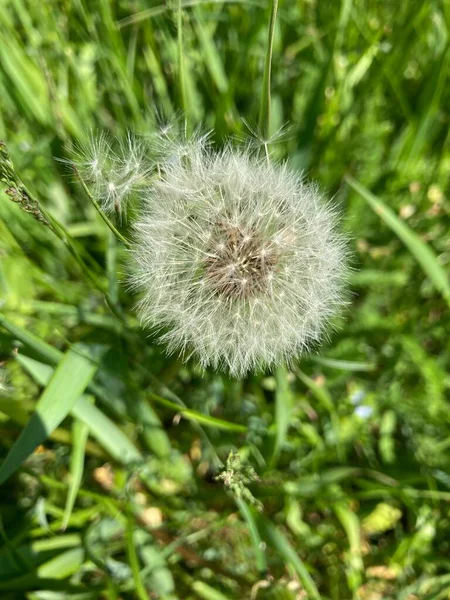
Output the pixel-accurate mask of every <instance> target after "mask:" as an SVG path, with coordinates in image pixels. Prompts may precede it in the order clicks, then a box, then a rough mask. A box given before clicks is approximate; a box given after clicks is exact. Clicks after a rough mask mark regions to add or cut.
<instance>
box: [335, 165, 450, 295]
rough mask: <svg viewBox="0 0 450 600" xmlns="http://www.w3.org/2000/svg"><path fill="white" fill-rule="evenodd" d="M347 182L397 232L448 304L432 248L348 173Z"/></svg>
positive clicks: (444, 278)
mask: <svg viewBox="0 0 450 600" xmlns="http://www.w3.org/2000/svg"><path fill="white" fill-rule="evenodd" d="M346 181H347V183H348V184H349V185H350V186H351V187H352V188H353V189H354V190H355V192H357V193H358V194H359V195H360V196H362V198H364V200H365V201H366V202H367V203H368V204H369V206H370V207H371V208H372V210H373V211H374V212H375V213H376V214H377V215H378V216H379V217H380V218H381V219H382V220H383V221H384V222H385V223H386V225H388V226H389V227H390V228H391V229H392V231H393V232H394V233H395V234H397V236H398V237H399V238H400V239H401V241H402V242H403V243H404V244H405V246H406V247H407V248H408V250H409V251H410V252H411V254H412V255H413V256H414V257H415V258H416V260H417V261H418V262H419V264H420V265H421V267H422V269H423V270H424V272H425V274H426V275H427V277H429V279H430V281H431V282H432V283H433V285H434V286H435V287H436V289H437V290H438V291H439V292H440V293H441V294H442V295H443V296H444V298H445V300H446V301H447V302H448V303H449V304H450V283H449V280H448V275H447V272H446V271H445V269H444V268H443V267H442V266H441V265H440V264H439V262H438V260H437V257H436V255H435V253H434V252H433V250H432V249H431V248H430V246H428V245H427V244H426V243H425V242H424V241H423V240H422V239H420V237H419V236H418V235H417V234H416V233H415V232H414V231H413V230H412V229H411V228H410V227H409V226H408V225H407V224H406V223H405V222H404V221H402V220H401V219H400V218H399V217H397V215H396V214H395V213H394V211H393V210H392V209H391V208H389V207H388V206H386V204H385V203H384V202H383V201H382V200H380V198H378V197H377V196H375V195H374V194H372V193H371V192H370V191H369V190H368V189H367V188H365V187H364V186H363V185H361V184H360V183H359V182H358V181H356V179H353V177H351V176H350V175H347V176H346Z"/></svg>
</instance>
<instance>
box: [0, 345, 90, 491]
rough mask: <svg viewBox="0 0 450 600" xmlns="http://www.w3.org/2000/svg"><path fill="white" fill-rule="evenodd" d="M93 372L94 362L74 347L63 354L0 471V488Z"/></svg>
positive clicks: (67, 408) (62, 415) (60, 417)
mask: <svg viewBox="0 0 450 600" xmlns="http://www.w3.org/2000/svg"><path fill="white" fill-rule="evenodd" d="M96 370H97V364H96V363H95V362H94V361H93V359H92V358H90V357H89V356H87V355H86V354H85V353H83V354H81V352H80V350H79V349H77V348H76V347H73V348H70V349H69V350H68V351H67V352H66V354H65V355H64V357H63V359H62V360H61V361H60V362H59V364H58V366H57V368H56V370H55V372H54V374H53V376H52V378H51V380H50V382H49V384H48V386H47V387H46V388H45V390H44V393H43V394H42V396H41V397H40V399H39V400H38V402H37V405H36V410H35V412H34V413H33V415H32V417H31V419H30V421H29V422H28V423H27V425H26V427H25V428H24V429H23V430H22V432H21V434H20V436H19V438H18V440H17V441H16V442H15V444H14V445H13V447H12V448H11V450H10V451H9V453H8V455H7V456H6V459H5V461H4V462H3V464H2V466H1V467H0V484H2V483H4V482H5V481H6V480H7V479H8V478H9V477H10V476H11V475H12V474H13V473H15V471H17V469H18V468H19V467H20V466H21V464H22V463H23V461H24V460H25V459H26V458H28V456H29V455H30V454H31V453H32V452H33V451H34V449H35V448H36V447H37V446H38V445H39V444H41V443H42V442H43V441H45V440H46V439H47V437H48V436H49V435H50V433H52V431H54V430H55V429H56V428H57V427H58V425H59V424H60V423H61V421H62V420H63V419H64V418H65V417H66V416H67V415H68V414H69V412H70V411H71V409H72V408H73V406H74V404H75V403H76V401H77V400H78V398H79V397H80V396H81V394H82V393H83V392H84V390H85V389H86V387H87V385H88V384H89V382H90V381H91V379H92V377H93V376H94V373H95V371H96Z"/></svg>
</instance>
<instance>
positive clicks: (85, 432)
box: [61, 419, 89, 529]
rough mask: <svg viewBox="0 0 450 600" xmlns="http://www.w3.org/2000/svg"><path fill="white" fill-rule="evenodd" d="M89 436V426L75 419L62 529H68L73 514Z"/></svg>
mask: <svg viewBox="0 0 450 600" xmlns="http://www.w3.org/2000/svg"><path fill="white" fill-rule="evenodd" d="M88 436H89V428H88V426H87V425H86V424H85V423H83V422H82V421H79V420H78V419H75V420H74V422H73V424H72V439H73V447H72V453H71V455H70V468H69V471H70V483H69V490H68V492H67V499H66V506H65V509H64V517H63V525H62V527H61V529H66V527H67V524H68V523H69V519H70V516H71V514H72V510H73V507H74V505H75V500H76V497H77V494H78V490H79V489H80V485H81V480H82V478H83V471H84V457H85V451H86V443H87V439H88Z"/></svg>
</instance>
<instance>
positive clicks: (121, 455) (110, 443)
mask: <svg viewBox="0 0 450 600" xmlns="http://www.w3.org/2000/svg"><path fill="white" fill-rule="evenodd" d="M72 415H73V416H74V417H76V418H77V419H80V421H82V422H83V423H85V424H86V426H87V427H88V429H89V431H90V433H91V435H92V436H93V437H94V438H95V439H96V440H97V442H98V443H99V444H100V445H101V446H102V447H103V448H104V449H105V450H106V451H107V452H108V453H109V454H110V455H111V456H112V457H113V458H114V459H115V460H117V461H118V462H121V463H122V464H130V463H136V462H141V461H142V460H143V457H142V455H141V453H140V452H139V450H138V449H137V448H136V446H135V445H134V444H133V443H132V442H131V441H130V440H129V439H128V438H127V436H126V435H125V434H124V433H123V431H122V430H121V429H119V427H117V425H116V424H115V423H114V422H113V421H111V420H110V419H109V418H108V417H107V416H106V415H104V414H103V413H102V412H101V411H100V410H99V409H98V408H97V407H96V406H94V405H93V404H90V403H89V402H88V401H87V399H86V397H83V398H80V399H79V401H78V402H77V403H76V404H75V406H74V407H73V409H72Z"/></svg>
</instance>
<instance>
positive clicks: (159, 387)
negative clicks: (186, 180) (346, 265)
mask: <svg viewBox="0 0 450 600" xmlns="http://www.w3.org/2000/svg"><path fill="white" fill-rule="evenodd" d="M0 9H1V10H0V109H1V112H0V138H1V139H3V140H4V141H5V143H6V144H7V147H8V149H9V152H10V155H11V159H12V161H13V163H14V166H15V169H16V172H17V173H18V174H19V176H20V178H21V179H22V181H23V182H24V184H25V185H26V186H27V188H28V189H29V190H30V192H31V193H32V194H33V196H34V197H35V198H37V199H38V201H39V203H40V205H41V206H42V208H43V210H44V211H45V214H48V215H51V217H52V219H53V220H54V221H52V222H54V223H56V225H55V227H56V230H57V232H58V235H55V230H53V231H52V230H51V228H50V227H46V226H45V225H44V224H43V223H42V222H39V221H37V220H35V219H33V217H32V215H30V214H26V213H25V212H24V211H21V210H20V206H19V205H18V204H17V203H15V202H12V201H11V199H14V198H11V183H14V177H15V175H14V174H13V175H11V177H13V180H11V181H9V180H8V181H9V182H8V183H7V184H5V185H4V186H3V187H2V188H1V190H2V191H1V195H0V302H1V307H0V310H1V313H0V362H1V370H0V376H1V379H0V384H1V386H0V387H1V390H2V391H1V393H0V453H1V457H2V460H3V459H5V458H6V456H7V455H8V458H7V459H6V461H5V462H3V463H2V466H1V467H0V480H2V481H4V483H3V485H2V488H1V496H0V515H1V522H0V594H1V597H2V598H5V600H8V599H16V598H29V599H33V600H35V599H36V600H37V599H52V600H56V599H60V598H61V599H62V598H74V599H75V598H79V599H90V598H92V599H94V598H108V599H115V598H117V599H118V598H124V599H125V598H140V599H141V600H143V599H146V598H161V599H165V600H171V599H172V600H175V599H177V598H178V599H183V600H191V599H197V598H200V599H205V600H224V599H229V600H230V599H238V598H239V599H241V598H242V599H244V598H249V599H255V600H263V599H280V600H282V599H286V600H288V599H311V600H316V599H319V598H321V599H323V600H347V599H350V598H355V599H358V600H381V599H386V600H394V599H395V600H397V599H400V600H416V599H419V598H420V599H425V598H426V599H429V600H432V599H433V600H437V599H445V598H450V575H449V572H450V559H449V558H448V556H449V541H448V539H449V531H450V513H449V501H450V470H449V467H450V453H449V452H450V411H449V397H448V392H449V387H450V376H449V374H448V373H449V362H450V349H449V341H448V338H449V335H448V334H449V331H450V328H449V325H450V318H449V311H448V303H449V297H450V294H449V282H448V265H449V263H450V234H449V231H450V228H449V223H450V221H449V209H450V199H449V186H448V174H449V172H450V143H449V140H450V134H449V127H448V126H449V122H450V112H449V106H450V94H449V85H448V75H449V60H450V50H449V48H450V42H449V34H450V4H449V3H448V2H446V1H445V0H442V1H441V0H428V1H426V0H404V1H402V2H391V1H388V0H378V1H376V0H358V1H356V0H355V1H352V0H340V1H339V0H336V1H333V2H331V1H330V2H320V1H319V0H297V1H295V2H294V1H288V0H285V1H284V2H282V3H281V5H280V7H279V13H278V19H277V24H276V30H275V38H274V48H273V71H272V82H271V87H272V98H271V106H272V111H271V122H270V132H271V134H272V135H273V136H274V138H273V139H274V142H276V143H273V144H272V146H271V148H272V152H273V154H274V156H275V157H277V158H289V160H290V162H291V164H292V165H293V167H294V168H296V169H299V170H305V172H306V174H307V176H308V178H313V179H316V180H317V181H318V182H319V183H320V185H321V186H322V187H323V189H325V190H327V191H328V192H329V194H330V195H331V196H333V202H334V203H335V204H336V206H337V207H338V208H339V210H340V211H341V212H342V215H343V228H344V229H345V230H346V231H347V232H348V233H349V235H350V237H351V243H350V245H351V248H352V256H353V258H352V267H353V272H352V274H351V290H352V295H351V298H350V300H349V305H348V308H347V311H346V313H345V315H344V317H343V318H341V319H339V320H338V321H337V322H336V326H337V330H336V332H334V333H332V334H331V335H330V339H329V340H328V341H327V342H326V343H325V344H324V345H323V346H322V347H321V348H320V349H319V350H318V353H313V354H311V355H310V356H305V357H302V358H301V359H300V360H299V362H298V364H297V365H295V366H294V367H293V368H292V369H291V370H290V372H289V373H286V372H285V371H283V370H279V371H277V372H276V373H273V374H270V373H266V374H260V375H254V376H250V377H248V378H247V379H246V380H245V381H235V380H231V379H228V378H227V377H224V376H222V375H220V374H215V373H213V372H207V373H202V372H200V371H199V369H198V367H197V366H196V365H195V364H193V363H192V364H191V363H189V364H187V365H183V364H181V363H180V361H179V360H177V359H176V358H173V357H172V358H168V357H166V356H165V354H164V349H163V348H161V347H160V346H159V345H158V344H157V343H155V340H154V338H153V336H152V334H151V333H149V332H146V331H142V330H141V329H140V327H139V324H138V322H137V319H136V316H135V313H134V311H133V305H134V302H135V298H133V295H132V294H131V293H130V292H129V291H127V289H126V286H125V285H123V284H124V282H125V279H126V270H127V268H126V251H125V250H124V248H123V246H122V245H121V244H120V242H117V241H116V239H115V238H114V237H113V236H112V234H111V233H110V231H109V230H108V229H107V227H106V226H105V223H104V222H103V221H102V220H101V218H100V217H99V215H98V214H97V213H96V212H95V209H94V208H93V206H92V205H91V204H90V202H89V200H88V199H87V198H86V196H85V195H84V192H83V190H82V188H81V187H80V186H79V184H77V183H76V181H75V180H74V178H73V177H72V176H71V175H70V173H68V171H67V168H66V167H65V166H64V165H63V164H61V163H60V162H58V161H57V160H55V157H56V158H65V157H67V155H68V152H69V151H70V148H71V147H72V145H73V143H74V142H75V141H77V140H78V141H80V140H83V139H85V138H86V135H87V134H88V133H89V131H90V130H93V131H96V130H103V129H107V130H110V131H111V132H112V133H113V134H114V135H118V136H121V135H124V133H125V132H126V130H127V129H132V130H134V131H137V132H138V133H142V134H147V133H151V132H152V131H154V130H155V127H157V125H158V122H159V121H160V120H161V119H170V118H173V117H174V116H176V115H177V114H179V111H180V108H181V107H182V106H183V105H184V108H185V112H186V116H187V117H188V119H189V123H190V124H191V125H192V126H201V125H204V126H206V127H208V128H212V129H213V131H214V133H213V138H214V141H215V142H216V143H217V144H219V145H220V144H221V143H222V142H223V140H224V139H225V138H226V137H227V136H230V135H231V136H235V137H236V138H243V137H244V138H245V137H248V135H251V133H250V132H249V127H248V125H247V124H246V123H248V124H249V126H250V128H251V129H253V128H254V124H255V123H257V122H258V118H259V107H260V104H261V94H262V87H263V73H264V60H265V56H266V49H267V48H266V47H267V35H268V34H267V29H268V22H269V14H270V6H269V4H268V3H266V2H259V1H241V2H239V1H236V2H224V1H223V2H203V1H192V2H191V1H189V2H187V1H186V2H184V3H183V5H182V18H181V21H182V27H183V29H182V32H183V36H182V43H183V48H182V61H181V64H182V69H183V71H182V77H180V73H179V66H178V65H179V64H180V60H179V52H178V49H179V48H178V49H177V39H178V38H177V6H176V4H175V3H173V4H172V3H169V2H168V3H166V4H161V5H156V4H155V5H150V6H148V5H147V3H146V2H143V1H142V0H135V1H132V0H122V1H121V2H115V1H113V0H96V1H95V2H88V1H87V0H72V1H69V0H51V1H48V2H34V1H32V0H4V1H3V2H1V3H0ZM180 80H181V81H183V82H184V83H183V86H184V96H185V99H184V101H183V98H182V96H183V94H181V91H182V90H180V85H179V82H180ZM285 124H288V128H287V131H284V132H283V134H282V135H278V134H277V133H276V132H278V131H279V130H280V128H283V126H284V125H285ZM5 160H6V159H5ZM8 164H9V163H8ZM13 187H14V186H13ZM4 190H6V191H8V192H9V197H8V194H5V193H3V191H4ZM121 231H122V233H124V234H125V235H126V234H127V227H126V225H125V224H122V225H121ZM77 257H78V258H77ZM80 264H83V265H84V267H83V268H80ZM31 415H33V416H32V417H31ZM30 418H31V420H30ZM37 444H40V445H39V446H38V447H37V450H36V451H34V452H32V451H33V449H34V448H35V447H36V445H37ZM11 448H12V450H11ZM10 450H11V452H10V453H9V451H10ZM8 453H9V454H8ZM24 459H26V460H25V462H23V460H24ZM12 473H14V475H13V476H12V477H10V475H11V474H12ZM219 475H220V476H219Z"/></svg>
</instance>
